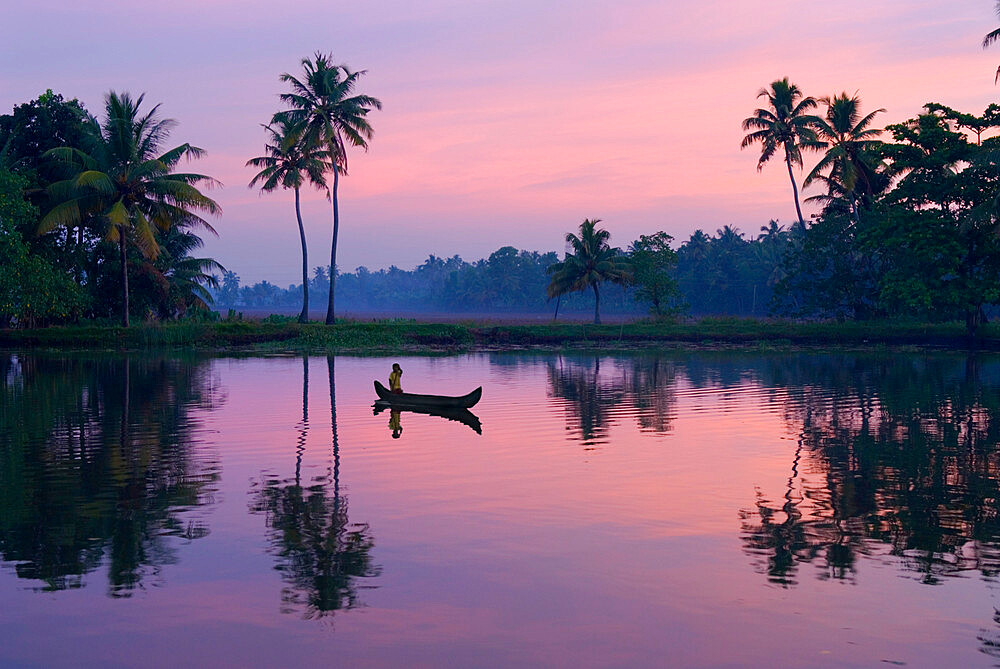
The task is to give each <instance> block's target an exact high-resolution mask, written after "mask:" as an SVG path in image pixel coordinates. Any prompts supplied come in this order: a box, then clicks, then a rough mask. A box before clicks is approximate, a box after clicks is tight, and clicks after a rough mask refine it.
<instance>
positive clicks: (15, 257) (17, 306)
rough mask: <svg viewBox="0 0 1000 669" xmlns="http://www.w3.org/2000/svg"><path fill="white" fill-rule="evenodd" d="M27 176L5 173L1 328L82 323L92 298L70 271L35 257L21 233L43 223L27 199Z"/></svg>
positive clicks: (0, 201) (0, 196) (1, 185)
mask: <svg viewBox="0 0 1000 669" xmlns="http://www.w3.org/2000/svg"><path fill="white" fill-rule="evenodd" d="M27 184H28V180H27V178H26V177H24V176H21V175H19V174H15V173H13V172H10V171H8V170H4V169H0V267H2V268H3V271H0V326H7V325H10V324H11V323H16V324H17V325H19V326H32V325H41V324H46V323H51V322H59V321H66V320H70V319H73V318H76V317H78V316H79V315H80V313H81V312H82V311H83V310H84V308H85V307H86V295H85V294H84V292H83V290H81V288H80V287H79V286H78V285H77V284H76V283H74V282H73V280H72V278H71V277H70V276H69V275H68V274H67V273H66V271H65V270H63V269H61V268H59V267H57V266H55V265H53V264H52V263H50V262H49V261H48V260H46V259H45V258H44V257H42V256H39V255H36V254H32V253H31V252H30V249H29V247H28V244H27V243H26V242H25V240H24V238H23V237H22V235H21V230H23V229H27V228H28V227H29V226H33V225H36V224H37V221H38V209H37V208H36V207H35V206H34V205H32V204H31V203H29V202H28V201H27V200H25V199H24V196H23V193H24V189H25V188H26V186H27Z"/></svg>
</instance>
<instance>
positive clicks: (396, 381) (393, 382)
mask: <svg viewBox="0 0 1000 669" xmlns="http://www.w3.org/2000/svg"><path fill="white" fill-rule="evenodd" d="M402 378H403V368H402V367H400V366H399V363H398V362H394V363H392V373H391V374H389V391H390V392H393V393H396V394H397V395H401V394H402V393H403V385H402V383H401V382H400V381H401V380H402Z"/></svg>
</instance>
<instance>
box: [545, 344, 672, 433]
mask: <svg viewBox="0 0 1000 669" xmlns="http://www.w3.org/2000/svg"><path fill="white" fill-rule="evenodd" d="M548 381H549V395H550V396H551V397H556V398H559V399H560V400H562V401H563V407H564V411H565V412H566V420H567V423H568V427H567V429H569V430H570V431H572V432H575V433H577V434H578V435H579V436H580V438H581V440H582V441H583V443H584V444H585V445H587V446H588V447H590V446H594V445H596V444H601V443H605V442H606V441H607V438H608V428H609V427H610V426H611V424H612V423H613V422H614V416H615V415H616V414H620V413H626V414H627V415H629V416H631V417H634V419H635V420H636V422H637V423H638V425H639V427H640V429H643V430H649V431H652V432H669V431H670V421H671V419H672V418H673V411H674V408H673V407H674V403H675V400H674V390H675V385H674V381H675V369H674V363H673V362H672V361H669V360H667V359H664V358H661V357H659V356H636V357H629V358H623V359H620V360H608V359H606V358H603V359H602V358H601V357H600V356H596V355H595V356H593V357H591V358H589V359H588V358H585V357H579V358H576V357H565V356H560V357H559V358H557V359H555V360H551V361H549V362H548Z"/></svg>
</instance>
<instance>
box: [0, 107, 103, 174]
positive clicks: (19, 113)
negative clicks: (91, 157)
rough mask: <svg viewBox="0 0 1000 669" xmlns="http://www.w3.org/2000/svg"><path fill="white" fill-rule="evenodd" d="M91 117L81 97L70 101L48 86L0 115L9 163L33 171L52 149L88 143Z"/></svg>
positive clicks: (1, 141) (2, 142)
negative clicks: (34, 96) (32, 97)
mask: <svg viewBox="0 0 1000 669" xmlns="http://www.w3.org/2000/svg"><path fill="white" fill-rule="evenodd" d="M92 120H93V119H92V118H91V117H90V115H89V114H88V113H87V110H86V109H84V107H83V105H82V104H81V103H80V101H79V100H77V99H76V98H74V99H72V100H68V101H67V100H66V99H65V98H63V96H62V95H59V94H57V93H53V92H52V89H48V90H47V91H45V93H43V94H41V95H40V96H38V98H36V99H34V100H32V101H31V102H25V103H24V104H21V105H18V106H16V107H14V109H13V111H12V113H10V114H6V115H3V116H0V147H3V148H5V155H6V159H7V161H8V165H9V166H10V167H14V168H15V169H18V170H20V171H27V172H31V171H34V170H37V169H38V168H39V167H40V166H41V164H42V162H43V161H42V156H43V155H44V154H45V152H46V151H49V150H50V149H54V148H57V147H60V146H76V147H83V146H85V145H86V144H87V143H88V142H89V141H90V139H91V136H90V131H91V127H92V126H91V122H92Z"/></svg>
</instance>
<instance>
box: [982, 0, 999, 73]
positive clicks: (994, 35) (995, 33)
mask: <svg viewBox="0 0 1000 669" xmlns="http://www.w3.org/2000/svg"><path fill="white" fill-rule="evenodd" d="M996 13H997V16H998V17H1000V0H997V3H996ZM997 40H1000V28H997V29H996V30H992V31H990V32H988V33H986V37H984V38H983V48H984V49H986V48H988V47H989V46H990V45H991V44H993V43H994V42H996V41H997ZM998 81H1000V67H998V68H997V76H996V77H995V78H994V79H993V83H994V84H995V83H997V82H998Z"/></svg>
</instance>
